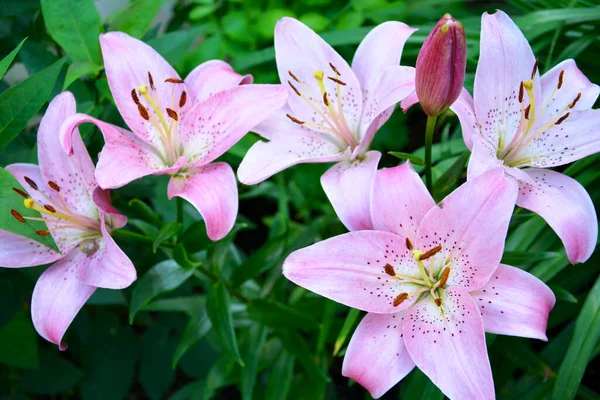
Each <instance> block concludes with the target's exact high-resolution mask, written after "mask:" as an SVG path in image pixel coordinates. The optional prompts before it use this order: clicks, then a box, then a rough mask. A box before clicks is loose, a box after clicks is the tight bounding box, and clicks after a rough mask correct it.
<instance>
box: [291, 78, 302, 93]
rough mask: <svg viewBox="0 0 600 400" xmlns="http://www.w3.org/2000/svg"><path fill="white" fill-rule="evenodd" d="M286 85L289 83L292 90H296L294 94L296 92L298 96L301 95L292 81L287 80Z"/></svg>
mask: <svg viewBox="0 0 600 400" xmlns="http://www.w3.org/2000/svg"><path fill="white" fill-rule="evenodd" d="M288 85H290V87H291V88H292V90H293V91H294V92H296V94H297V95H298V96H302V95H301V94H300V91H299V90H298V89H296V86H294V85H292V82H290V81H288Z"/></svg>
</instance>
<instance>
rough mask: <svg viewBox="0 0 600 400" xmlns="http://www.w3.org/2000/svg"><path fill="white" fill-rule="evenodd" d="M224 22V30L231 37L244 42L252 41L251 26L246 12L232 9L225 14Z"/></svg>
mask: <svg viewBox="0 0 600 400" xmlns="http://www.w3.org/2000/svg"><path fill="white" fill-rule="evenodd" d="M222 22H223V31H224V32H225V35H227V36H228V37H229V38H231V39H233V40H235V41H237V42H242V43H248V42H249V41H250V38H251V35H249V34H248V33H249V31H250V30H251V28H250V27H249V26H248V20H247V19H246V13H244V12H242V11H230V12H228V13H227V14H225V15H224V16H223V18H222Z"/></svg>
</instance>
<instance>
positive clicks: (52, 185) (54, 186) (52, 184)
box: [48, 181, 60, 192]
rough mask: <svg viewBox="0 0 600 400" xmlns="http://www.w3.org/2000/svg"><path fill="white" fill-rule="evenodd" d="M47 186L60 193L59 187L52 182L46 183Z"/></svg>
mask: <svg viewBox="0 0 600 400" xmlns="http://www.w3.org/2000/svg"><path fill="white" fill-rule="evenodd" d="M48 186H50V188H51V189H52V190H54V191H56V192H60V186H58V184H57V183H56V182H53V181H48Z"/></svg>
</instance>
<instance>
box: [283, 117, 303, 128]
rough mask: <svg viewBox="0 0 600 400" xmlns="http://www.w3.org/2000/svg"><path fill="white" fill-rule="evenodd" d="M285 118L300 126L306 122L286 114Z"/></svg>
mask: <svg viewBox="0 0 600 400" xmlns="http://www.w3.org/2000/svg"><path fill="white" fill-rule="evenodd" d="M285 116H286V117H288V118H289V119H290V120H292V122H295V123H297V124H298V125H304V121H300V120H299V119H298V118H294V117H292V116H291V115H290V114H285Z"/></svg>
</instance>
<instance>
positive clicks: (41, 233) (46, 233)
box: [35, 231, 50, 236]
mask: <svg viewBox="0 0 600 400" xmlns="http://www.w3.org/2000/svg"><path fill="white" fill-rule="evenodd" d="M35 233H36V234H37V235H38V236H48V235H50V232H49V231H35Z"/></svg>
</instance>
